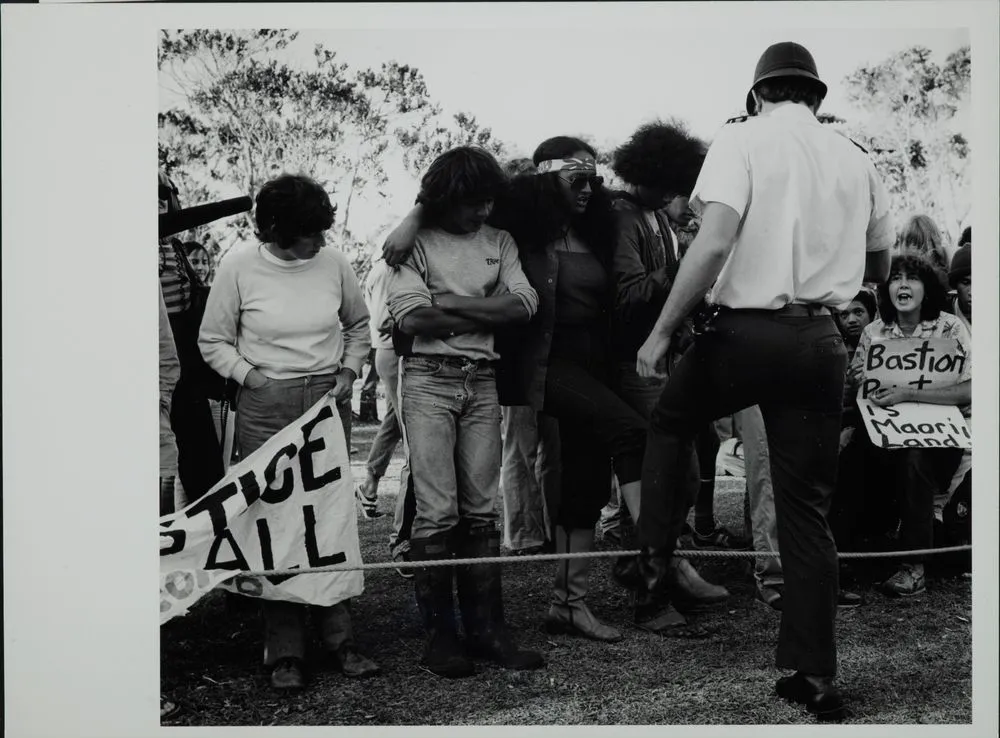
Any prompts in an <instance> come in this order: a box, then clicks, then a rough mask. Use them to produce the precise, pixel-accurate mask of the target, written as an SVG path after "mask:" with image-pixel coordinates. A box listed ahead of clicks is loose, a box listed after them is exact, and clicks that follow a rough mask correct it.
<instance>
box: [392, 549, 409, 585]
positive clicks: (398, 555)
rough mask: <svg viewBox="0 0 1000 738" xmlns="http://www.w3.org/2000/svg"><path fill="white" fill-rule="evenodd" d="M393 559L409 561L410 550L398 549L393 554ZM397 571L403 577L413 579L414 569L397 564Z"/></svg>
mask: <svg viewBox="0 0 1000 738" xmlns="http://www.w3.org/2000/svg"><path fill="white" fill-rule="evenodd" d="M392 560H393V561H396V562H400V561H409V560H410V552H409V551H405V550H401V551H396V552H395V553H394V554H393V555H392ZM396 573H397V574H399V576H401V577H403V579H413V569H404V568H400V567H398V566H397V567H396Z"/></svg>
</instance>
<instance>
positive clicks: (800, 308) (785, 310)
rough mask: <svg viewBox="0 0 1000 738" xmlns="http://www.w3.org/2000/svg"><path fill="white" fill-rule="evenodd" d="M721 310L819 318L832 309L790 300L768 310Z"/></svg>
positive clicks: (814, 303) (829, 313) (829, 312)
mask: <svg viewBox="0 0 1000 738" xmlns="http://www.w3.org/2000/svg"><path fill="white" fill-rule="evenodd" d="M722 310H723V311H724V312H725V311H732V312H736V313H757V314H760V315H775V316H776V315H781V316H785V317H788V318H820V317H826V316H832V315H833V311H832V310H830V308H828V307H827V306H826V305H820V304H819V303H818V302H811V303H802V302H790V303H788V304H787V305H785V306H784V307H782V308H778V309H777V310H768V309H766V308H728V307H723V308H722Z"/></svg>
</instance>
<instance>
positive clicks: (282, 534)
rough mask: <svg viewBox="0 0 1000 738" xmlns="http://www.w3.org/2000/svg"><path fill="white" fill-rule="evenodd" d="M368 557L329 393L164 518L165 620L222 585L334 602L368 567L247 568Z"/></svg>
mask: <svg viewBox="0 0 1000 738" xmlns="http://www.w3.org/2000/svg"><path fill="white" fill-rule="evenodd" d="M334 564H345V565H354V566H357V565H360V564H361V551H360V548H359V545H358V527H357V518H356V514H355V509H354V488H353V483H352V480H351V465H350V457H349V456H348V452H347V446H346V443H345V439H344V430H343V428H342V427H341V424H340V416H339V415H338V414H337V409H336V406H335V401H334V400H333V398H332V397H330V396H327V397H324V398H323V399H322V400H320V401H319V402H318V403H316V404H315V405H314V406H313V407H312V408H310V409H309V410H308V412H306V413H305V414H304V415H303V416H302V417H301V418H299V419H298V420H297V421H295V422H294V423H292V424H291V425H289V426H287V427H286V428H284V429H283V430H282V431H280V432H279V433H277V434H276V435H275V436H274V437H272V438H271V439H270V440H269V441H268V442H267V443H265V444H264V445H263V446H261V447H260V448H259V449H258V450H257V451H256V452H254V453H253V454H251V455H250V456H248V457H247V458H245V459H243V460H242V461H240V462H239V463H238V464H236V465H235V466H232V467H230V469H229V471H228V472H227V473H226V476H225V477H224V478H223V479H222V480H221V481H220V482H219V483H218V484H216V485H215V486H214V487H213V488H212V489H211V490H209V492H208V493H207V494H206V495H205V496H203V497H202V498H200V499H199V500H197V501H195V502H194V503H192V504H190V505H188V506H187V507H186V508H184V509H183V510H180V511H179V512H176V513H174V514H172V515H167V516H165V517H163V518H161V519H160V623H161V624H162V623H165V622H166V621H168V620H170V619H171V618H173V617H176V616H177V615H182V614H184V613H185V612H186V611H187V610H188V609H189V608H190V607H191V606H192V605H193V604H194V603H195V602H196V601H197V600H198V599H199V598H200V597H201V596H202V595H204V594H205V593H206V592H208V591H209V590H211V589H212V588H213V587H216V586H222V587H224V588H225V589H229V590H231V591H234V592H239V593H241V594H245V595H250V596H254V597H261V598H264V599H277V600H287V601H289V602H298V603H306V604H315V605H333V604H336V603H337V602H340V601H342V600H344V599H347V598H349V597H355V596H357V595H359V594H361V592H362V591H363V589H364V578H363V576H362V573H361V572H360V571H345V572H329V573H321V574H299V575H292V576H284V577H251V576H247V575H246V574H245V572H251V571H271V570H280V569H295V568H305V567H322V566H331V565H334Z"/></svg>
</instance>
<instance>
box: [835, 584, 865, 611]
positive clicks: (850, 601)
mask: <svg viewBox="0 0 1000 738" xmlns="http://www.w3.org/2000/svg"><path fill="white" fill-rule="evenodd" d="M862 602H864V598H862V597H861V595H859V594H856V593H854V592H848V591H847V590H846V589H842V590H840V592H839V593H837V609H839V610H851V609H853V608H855V607H860V606H861V604H862Z"/></svg>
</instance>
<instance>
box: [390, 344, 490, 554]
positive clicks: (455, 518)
mask: <svg viewBox="0 0 1000 738" xmlns="http://www.w3.org/2000/svg"><path fill="white" fill-rule="evenodd" d="M402 364H403V368H402V371H403V379H402V385H401V386H402V395H403V396H402V399H401V403H400V404H401V405H402V408H403V433H404V435H405V438H406V443H407V448H408V451H409V455H410V474H411V475H412V476H413V491H414V496H415V498H416V513H415V515H414V519H413V530H412V538H413V539H416V538H428V537H430V536H432V535H435V534H438V533H444V532H447V531H449V530H451V529H452V528H454V527H455V526H456V525H458V524H459V522H460V521H461V522H462V523H464V524H465V525H467V526H468V527H470V528H477V527H494V526H495V525H496V519H497V513H496V499H497V490H498V488H499V486H500V458H501V441H500V405H499V403H498V401H497V388H496V371H495V370H494V368H493V367H492V366H491V365H489V364H487V363H485V362H474V361H467V360H465V359H461V358H457V357H440V356H411V357H406V358H404V359H403V362H402Z"/></svg>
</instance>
